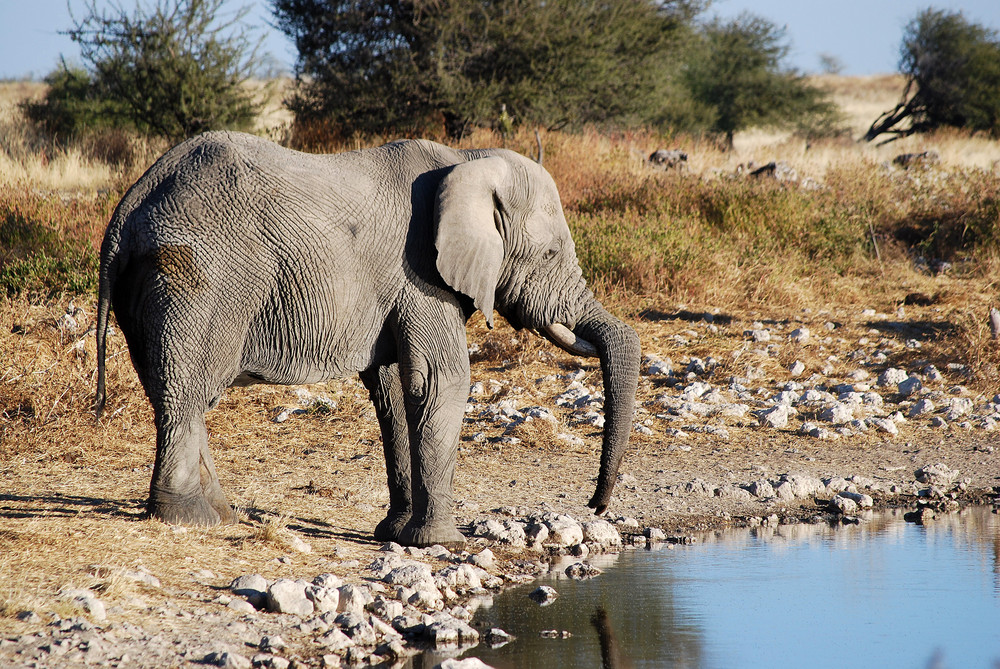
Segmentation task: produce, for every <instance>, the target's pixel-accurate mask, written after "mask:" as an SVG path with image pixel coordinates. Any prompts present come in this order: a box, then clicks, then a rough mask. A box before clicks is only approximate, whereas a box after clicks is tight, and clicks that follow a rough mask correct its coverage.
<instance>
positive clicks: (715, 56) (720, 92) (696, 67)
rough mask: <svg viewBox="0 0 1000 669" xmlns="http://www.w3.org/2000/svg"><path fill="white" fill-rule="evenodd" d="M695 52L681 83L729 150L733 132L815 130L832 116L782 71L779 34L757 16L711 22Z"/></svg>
mask: <svg viewBox="0 0 1000 669" xmlns="http://www.w3.org/2000/svg"><path fill="white" fill-rule="evenodd" d="M701 37H702V41H701V44H700V48H699V49H698V50H697V51H696V52H694V53H693V56H692V57H691V58H689V59H688V61H687V67H686V70H685V82H686V84H687V86H688V88H689V90H690V91H691V95H692V97H693V98H694V100H695V101H697V102H698V103H700V104H702V105H703V106H704V107H705V108H708V109H710V110H712V112H711V113H712V120H711V121H710V123H709V130H710V131H713V132H717V133H719V134H721V135H722V136H723V137H724V138H725V143H726V146H727V147H729V148H732V146H733V136H734V135H735V133H736V132H738V131H740V130H744V129H746V128H750V127H755V126H794V125H796V123H797V121H799V120H800V119H809V122H810V123H812V124H816V125H820V126H822V125H824V124H829V123H830V122H831V121H832V120H833V119H834V117H835V111H834V109H835V108H834V106H833V104H832V102H830V101H829V99H828V97H827V95H826V94H825V93H823V92H822V91H820V90H819V89H817V88H815V87H813V86H811V85H809V83H808V82H807V81H806V80H805V77H804V76H803V75H801V74H799V73H798V72H796V71H795V70H794V69H790V68H785V67H784V66H783V61H784V60H785V57H786V56H787V55H788V44H787V42H786V41H785V33H784V31H783V30H782V29H780V28H778V27H777V26H776V25H774V24H773V23H771V22H770V21H768V20H767V19H764V18H762V17H759V16H755V15H753V14H749V13H743V14H741V15H739V16H738V17H737V18H735V19H733V20H732V21H729V22H723V21H721V20H719V19H715V20H713V21H711V22H709V23H707V24H706V25H705V26H704V28H703V30H702V31H701Z"/></svg>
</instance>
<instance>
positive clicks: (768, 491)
mask: <svg viewBox="0 0 1000 669" xmlns="http://www.w3.org/2000/svg"><path fill="white" fill-rule="evenodd" d="M747 490H748V491H749V492H750V494H751V495H753V496H754V497H774V487H773V486H772V485H771V484H770V483H769V482H767V481H765V480H764V479H758V480H756V481H754V482H753V483H751V484H750V485H748V486H747Z"/></svg>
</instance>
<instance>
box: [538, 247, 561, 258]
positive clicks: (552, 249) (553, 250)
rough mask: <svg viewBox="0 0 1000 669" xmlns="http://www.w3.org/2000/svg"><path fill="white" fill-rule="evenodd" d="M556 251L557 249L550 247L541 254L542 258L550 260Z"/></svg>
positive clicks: (557, 251)
mask: <svg viewBox="0 0 1000 669" xmlns="http://www.w3.org/2000/svg"><path fill="white" fill-rule="evenodd" d="M557 253H559V249H557V248H551V249H549V250H548V251H546V252H545V253H543V254H542V260H552V259H553V258H555V257H556V254H557Z"/></svg>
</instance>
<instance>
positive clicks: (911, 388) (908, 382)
mask: <svg viewBox="0 0 1000 669" xmlns="http://www.w3.org/2000/svg"><path fill="white" fill-rule="evenodd" d="M923 387H924V384H923V383H921V382H920V379H919V378H917V377H916V376H910V377H907V378H906V379H905V380H903V381H900V382H899V383H898V384H897V385H896V390H897V391H899V394H900V395H902V396H903V397H909V396H910V395H913V394H915V393H918V392H920V390H921V389H922V388H923Z"/></svg>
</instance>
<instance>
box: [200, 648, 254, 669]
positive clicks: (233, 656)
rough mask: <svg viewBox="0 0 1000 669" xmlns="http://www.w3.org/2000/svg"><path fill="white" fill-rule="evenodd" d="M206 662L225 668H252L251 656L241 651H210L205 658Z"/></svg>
mask: <svg viewBox="0 0 1000 669" xmlns="http://www.w3.org/2000/svg"><path fill="white" fill-rule="evenodd" d="M204 663H205V664H211V665H214V666H216V667H222V668H223V669H250V667H251V663H250V658H249V657H247V656H245V655H240V654H239V653H230V652H215V653H209V654H208V655H207V656H206V657H205V659H204Z"/></svg>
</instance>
